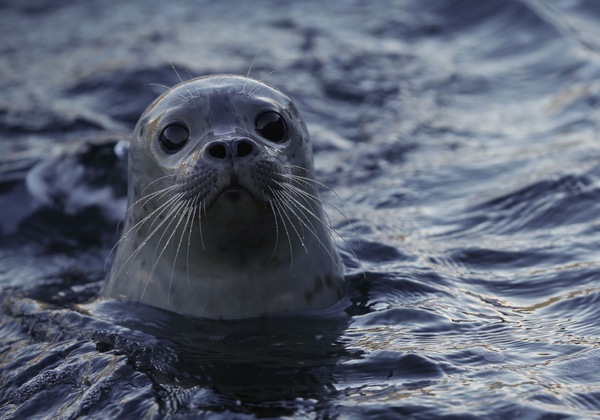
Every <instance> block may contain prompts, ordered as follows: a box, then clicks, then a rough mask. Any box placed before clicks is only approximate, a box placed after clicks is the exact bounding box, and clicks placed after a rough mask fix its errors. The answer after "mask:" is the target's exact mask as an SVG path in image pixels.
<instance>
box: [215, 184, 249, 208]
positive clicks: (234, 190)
mask: <svg viewBox="0 0 600 420" xmlns="http://www.w3.org/2000/svg"><path fill="white" fill-rule="evenodd" d="M247 198H253V199H255V200H256V198H255V197H254V195H253V194H252V193H251V192H250V191H248V190H247V189H245V188H244V187H241V186H239V185H231V186H229V187H226V188H224V189H223V191H221V193H220V194H219V196H218V197H217V201H219V200H225V201H227V202H229V203H232V204H235V203H238V202H241V201H243V200H244V199H247Z"/></svg>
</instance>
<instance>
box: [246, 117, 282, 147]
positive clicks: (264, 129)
mask: <svg viewBox="0 0 600 420" xmlns="http://www.w3.org/2000/svg"><path fill="white" fill-rule="evenodd" d="M254 124H255V125H256V131H258V134H260V135H261V136H262V137H264V138H265V139H267V140H270V141H274V142H276V143H280V142H282V141H284V140H285V139H286V138H287V126H286V125H285V120H284V119H283V117H282V116H281V115H279V114H278V113H277V112H275V111H267V112H265V113H263V114H260V115H259V116H258V118H256V121H255V123H254Z"/></svg>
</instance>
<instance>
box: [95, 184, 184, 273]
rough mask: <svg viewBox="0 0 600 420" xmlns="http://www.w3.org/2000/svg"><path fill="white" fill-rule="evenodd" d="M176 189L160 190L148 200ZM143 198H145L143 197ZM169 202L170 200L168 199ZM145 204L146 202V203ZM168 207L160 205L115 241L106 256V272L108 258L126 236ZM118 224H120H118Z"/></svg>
mask: <svg viewBox="0 0 600 420" xmlns="http://www.w3.org/2000/svg"><path fill="white" fill-rule="evenodd" d="M174 188H176V187H175V186H173V187H170V188H165V190H160V191H157V192H156V193H153V194H151V197H150V199H152V198H156V197H157V196H158V195H160V194H162V195H166V194H168V193H169V192H170V191H171V190H172V189H174ZM144 198H145V197H144ZM141 200H142V199H140V200H138V201H136V202H135V203H134V204H132V205H131V206H130V207H129V208H128V209H127V210H126V211H125V215H124V216H123V217H122V218H121V219H123V218H125V217H126V215H127V213H128V212H129V211H130V210H131V209H133V207H134V206H135V205H137V204H138V203H139V202H140V201H141ZM169 200H171V199H169ZM146 202H147V201H146ZM166 205H168V201H167V202H166V203H163V204H162V205H160V206H159V207H158V208H157V209H155V210H154V211H153V212H152V213H150V214H148V215H147V216H146V217H144V218H143V219H142V220H140V221H139V222H137V223H136V224H135V225H133V227H132V228H130V229H129V230H128V231H127V232H125V233H124V234H122V235H121V238H120V239H119V240H118V241H117V243H116V244H115V245H114V246H113V247H112V248H111V250H110V252H109V253H108V256H107V257H106V261H105V263H104V270H105V271H106V269H107V264H108V259H109V258H110V256H111V255H112V253H113V252H114V251H115V250H116V249H117V247H118V246H119V244H120V243H121V242H122V241H124V240H125V239H126V238H127V236H128V235H129V234H130V233H131V232H132V231H133V230H134V229H135V228H138V230H139V227H141V226H142V224H144V223H145V222H146V221H148V219H149V218H151V217H152V215H154V213H156V212H158V211H160V210H161V209H162V208H163V207H164V206H166ZM119 223H120V222H119Z"/></svg>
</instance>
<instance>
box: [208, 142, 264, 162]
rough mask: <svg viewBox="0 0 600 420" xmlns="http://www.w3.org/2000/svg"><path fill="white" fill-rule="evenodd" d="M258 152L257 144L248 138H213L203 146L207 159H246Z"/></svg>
mask: <svg viewBox="0 0 600 420" xmlns="http://www.w3.org/2000/svg"><path fill="white" fill-rule="evenodd" d="M258 154H259V148H258V145H257V144H256V143H255V142H254V141H252V140H250V139H249V138H245V137H243V138H235V139H227V140H223V139H221V140H213V141H211V142H209V143H207V144H206V145H205V146H204V150H203V156H204V159H205V160H207V161H212V162H218V161H225V160H248V159H251V158H253V157H256V156H257V155H258Z"/></svg>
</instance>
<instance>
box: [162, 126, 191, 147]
mask: <svg viewBox="0 0 600 420" xmlns="http://www.w3.org/2000/svg"><path fill="white" fill-rule="evenodd" d="M189 137H190V133H189V131H188V129H187V128H186V127H184V126H183V125H179V124H171V125H168V126H166V127H165V128H164V129H163V131H162V133H160V144H161V146H162V147H163V149H164V150H165V152H167V153H175V152H177V151H179V150H180V149H181V148H182V147H183V146H185V144H186V143H187V141H188V138H189Z"/></svg>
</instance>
